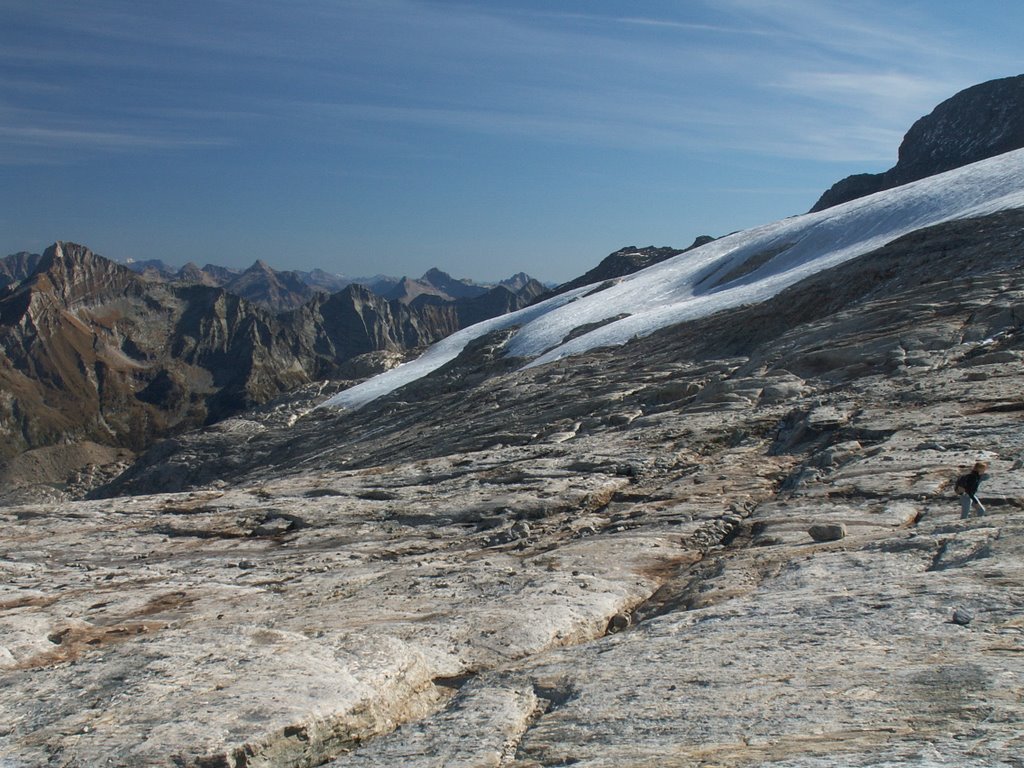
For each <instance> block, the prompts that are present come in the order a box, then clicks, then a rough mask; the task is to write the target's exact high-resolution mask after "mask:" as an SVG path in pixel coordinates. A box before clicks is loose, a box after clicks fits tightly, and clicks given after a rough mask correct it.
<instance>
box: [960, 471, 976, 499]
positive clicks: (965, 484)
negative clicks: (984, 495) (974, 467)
mask: <svg viewBox="0 0 1024 768" xmlns="http://www.w3.org/2000/svg"><path fill="white" fill-rule="evenodd" d="M979 485H981V475H979V474H978V473H977V472H973V471H972V472H968V473H967V474H966V475H961V476H960V478H959V479H958V480H957V481H956V487H957V488H961V489H963V493H967V494H970V495H971V496H973V495H974V494H976V493H977V492H978V486H979Z"/></svg>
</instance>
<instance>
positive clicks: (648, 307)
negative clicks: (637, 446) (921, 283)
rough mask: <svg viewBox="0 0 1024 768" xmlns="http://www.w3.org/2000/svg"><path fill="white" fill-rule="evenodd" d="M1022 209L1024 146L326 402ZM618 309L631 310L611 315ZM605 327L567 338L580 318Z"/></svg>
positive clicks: (672, 263)
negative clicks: (502, 345)
mask: <svg viewBox="0 0 1024 768" xmlns="http://www.w3.org/2000/svg"><path fill="white" fill-rule="evenodd" d="M1021 207H1024V150H1016V151H1014V152H1007V153H1006V154H1003V155H999V156H996V157H993V158H989V159H987V160H982V161H980V162H977V163H973V164H971V165H968V166H964V167H962V168H958V169H955V170H952V171H947V172H946V173H942V174H938V175H936V176H931V177H929V178H926V179H922V180H921V181H917V182H913V183H911V184H907V185H905V186H902V187H897V188H895V189H891V190H886V191H884V192H879V193H877V194H874V195H871V196H869V197H864V198H860V199H857V200H852V201H850V202H848V203H844V204H843V205H839V206H836V207H834V208H829V209H826V210H823V211H819V212H817V213H808V214H803V215H799V216H793V217H789V218H786V219H783V220H781V221H777V222H774V223H771V224H766V225H763V226H760V227H755V228H753V229H749V230H744V231H742V232H737V233H734V234H731V235H728V236H726V237H723V238H721V239H719V240H715V241H713V242H711V243H708V244H707V245H704V246H701V247H699V248H695V249H693V250H691V251H687V252H685V253H682V254H680V255H678V256H675V257H674V258H671V259H668V260H666V261H664V262H661V263H659V264H655V265H653V266H651V267H648V268H647V269H644V270H641V271H639V272H636V273H633V274H631V275H628V276H626V277H623V278H621V279H619V280H618V282H616V283H615V284H614V285H611V286H609V287H602V288H601V289H600V290H598V288H599V286H598V285H597V284H595V285H590V286H585V287H582V288H578V289H576V290H573V291H571V292H568V293H565V294H562V295H559V296H555V297H553V298H551V299H548V300H547V301H544V302H542V303H540V304H537V305H535V306H532V307H527V308H526V309H523V310H520V311H518V312H513V313H511V314H508V315H503V316H500V317H497V318H493V319H491V320H487V321H485V322H482V323H478V324H477V325H474V326H470V327H468V328H464V329H462V330H461V331H458V332H457V333H455V334H453V335H451V336H449V337H447V338H445V339H443V340H442V341H440V342H438V343H437V344H435V345H433V346H432V347H430V348H429V349H428V350H427V351H426V352H425V353H424V354H423V355H421V356H420V357H419V358H417V359H416V360H413V361H411V362H408V363H406V364H404V365H401V366H398V367H397V368H394V369H392V370H390V371H388V372H386V373H383V374H380V375H378V376H376V377H374V378H371V379H368V380H367V381H365V382H363V383H361V384H358V385H356V386H354V387H351V388H349V389H347V390H344V391H343V392H339V393H338V394H336V395H334V396H333V397H331V398H329V399H327V400H325V401H324V402H323V403H321V404H320V407H333V408H347V409H355V408H359V407H361V406H363V405H365V404H367V403H369V402H372V401H373V400H375V399H377V398H379V397H382V396H384V395H386V394H389V393H390V392H393V391H394V390H396V389H398V388H400V387H402V386H405V385H406V384H409V383H411V382H413V381H416V380H417V379H419V378H422V377H423V376H426V375H427V374H429V373H431V372H432V371H434V370H437V369H438V368H440V367H441V366H443V365H445V364H446V363H448V362H450V361H451V360H454V359H455V358H456V357H457V356H458V355H459V353H460V352H461V351H462V350H463V349H464V348H465V347H466V345H467V344H469V343H470V342H471V341H473V340H474V339H477V338H480V337H481V336H483V335H486V334H488V333H491V332H493V331H496V330H501V329H505V328H513V327H517V326H518V331H517V332H516V333H515V335H514V336H513V337H512V339H511V340H510V341H509V342H508V344H507V345H506V349H505V354H507V355H512V356H515V357H519V358H523V359H524V360H526V361H527V362H526V363H525V364H524V365H525V366H526V367H530V366H537V365H543V364H545V363H549V362H552V361H554V360H558V359H560V358H563V357H567V356H570V355H578V354H582V353H585V352H587V351H588V350H591V349H595V348H597V347H608V346H616V345H621V344H624V343H626V342H628V341H629V340H630V339H633V338H636V337H642V336H647V335H649V334H651V333H653V332H655V331H657V330H659V329H661V328H665V327H668V326H671V325H675V324H678V323H681V322H685V321H687V320H695V319H698V318H701V317H706V316H708V315H711V314H714V313H716V312H720V311H722V310H726V309H731V308H733V307H737V306H740V305H743V304H755V303H759V302H762V301H765V300H767V299H770V298H771V297H773V296H775V295H776V294H777V293H779V292H780V291H782V290H783V289H785V288H787V287H789V286H791V285H793V284H795V283H797V282H799V281H801V280H803V279H805V278H807V277H810V276H811V275H813V274H815V273H817V272H821V271H822V270H826V269H830V268H832V267H835V266H837V265H838V264H841V263H843V262H846V261H849V260H850V259H854V258H856V257H858V256H862V255H864V254H866V253H869V252H871V251H874V250H876V249H878V248H881V247H882V246H884V245H886V244H887V243H889V242H891V241H893V240H895V239H897V238H899V237H901V236H903V235H905V234H908V233H910V232H913V231H915V230H918V229H922V228H925V227H930V226H934V225H937V224H942V223H945V222H948V221H954V220H957V219H968V218H972V217H975V216H983V215H986V214H991V213H996V212H997V211H1001V210H1007V209H1012V208H1021ZM619 315H626V316H625V317H623V318H621V319H619V320H614V321H611V322H609V319H610V318H615V317H617V316H619ZM601 323H604V324H603V325H599V327H596V328H594V329H593V330H591V331H590V332H588V333H585V334H582V335H579V336H577V337H575V338H572V339H571V340H568V341H566V340H565V339H566V338H567V337H568V336H569V335H570V333H571V332H572V331H573V330H574V329H577V328H579V327H580V326H584V325H591V324H594V325H598V324H601Z"/></svg>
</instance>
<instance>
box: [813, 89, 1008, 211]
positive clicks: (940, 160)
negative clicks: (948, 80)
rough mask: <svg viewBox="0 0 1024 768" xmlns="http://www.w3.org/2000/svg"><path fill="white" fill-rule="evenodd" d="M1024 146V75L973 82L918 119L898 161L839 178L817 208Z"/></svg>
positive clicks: (853, 198)
mask: <svg viewBox="0 0 1024 768" xmlns="http://www.w3.org/2000/svg"><path fill="white" fill-rule="evenodd" d="M1022 147H1024V75H1017V76H1015V77H1006V78H1000V79H997V80H990V81H988V82H985V83H979V84H978V85H973V86H971V87H970V88H966V89H964V90H962V91H960V92H959V93H957V94H955V95H953V96H951V97H950V98H948V99H946V100H945V101H943V102H942V103H941V104H939V105H938V106H937V107H935V109H934V110H933V111H932V112H931V113H930V114H928V115H925V116H924V117H922V118H920V119H919V120H917V121H916V122H915V123H914V124H913V126H911V128H910V130H909V131H907V133H906V135H905V136H904V138H903V142H902V143H901V144H900V148H899V156H898V161H897V163H896V165H894V166H893V167H892V168H890V169H889V170H888V171H885V172H884V173H875V174H872V173H860V174H854V175H852V176H848V177H846V178H845V179H842V180H840V181H838V182H836V183H835V184H834V185H833V186H832V187H831V188H830V189H828V190H827V191H825V192H824V193H823V194H822V196H821V197H820V198H819V199H818V201H817V202H816V203H815V204H814V206H813V207H812V208H811V212H812V213H814V212H817V211H823V210H825V209H827V208H830V207H832V206H834V205H839V204H841V203H844V202H849V201H850V200H855V199H857V198H859V197H864V196H865V195H870V194H873V193H875V192H881V191H884V190H886V189H893V188H894V187H898V186H901V185H903V184H908V183H910V182H913V181H918V180H920V179H924V178H927V177H929V176H934V175H935V174H938V173H943V172H945V171H949V170H952V169H954V168H959V167H961V166H964V165H969V164H971V163H974V162H977V161H979V160H984V159H987V158H989V157H993V156H995V155H1000V154H1003V153H1005V152H1010V151H1012V150H1016V149H1021V148H1022Z"/></svg>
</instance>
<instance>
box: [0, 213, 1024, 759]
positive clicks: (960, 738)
mask: <svg viewBox="0 0 1024 768" xmlns="http://www.w3.org/2000/svg"><path fill="white" fill-rule="evenodd" d="M1022 238H1024V213H1022V212H1021V211H1019V210H1012V211H1005V212H1002V213H999V214H995V215H993V216H989V217H985V218H984V219H980V220H977V219H976V220H962V221H957V222H951V223H948V224H943V225H941V226H939V227H935V228H931V229H928V230H924V231H920V232H917V233H913V234H911V235H908V236H906V237H904V238H901V239H900V240H897V241H895V242H893V243H890V244H889V245H887V246H885V247H884V248H882V249H880V250H878V251H875V252H873V253H871V254H868V255H866V256H865V257H862V258H860V259H857V260H854V261H852V262H848V263H846V264H844V265H841V266H839V267H836V268H835V269H834V270H831V271H827V272H823V273H820V274H819V275H817V276H815V277H813V278H810V279H808V281H806V282H803V283H799V284H797V285H794V286H792V287H791V288H790V289H788V290H787V291H785V292H784V293H782V294H779V295H778V296H777V297H776V298H775V299H773V300H771V301H770V302H768V303H765V304H759V305H752V306H745V307H739V308H737V309H734V310H730V311H728V312H724V313H720V314H718V315H713V316H710V317H707V318H704V319H702V320H698V321H695V322H691V323H685V324H682V325H677V326H674V327H671V328H667V329H665V330H664V331H662V332H659V333H657V334H654V335H651V336H649V337H647V338H644V339H638V340H635V341H633V342H631V343H629V344H626V345H624V346H621V347H615V348H605V349H600V350H595V351H593V352H592V353H590V354H588V355H585V356H584V355H578V356H574V357H568V358H565V359H563V360H560V361H558V362H555V363H551V364H549V365H545V366H539V367H535V368H530V369H526V370H520V369H519V367H518V365H517V364H516V362H515V361H513V360H508V359H507V358H504V357H502V355H501V352H502V349H503V348H504V345H505V344H506V342H507V340H508V338H509V337H510V335H511V334H512V332H513V331H512V330H505V331H500V332H498V333H496V334H493V335H491V336H489V337H484V338H481V339H479V340H478V341H477V342H476V343H475V344H473V345H470V346H469V347H467V348H466V349H465V350H464V352H463V354H462V355H461V357H460V358H458V359H457V360H455V361H453V362H452V363H451V364H450V365H448V366H447V367H445V368H442V369H440V370H438V371H436V372H435V373H434V374H432V375H431V376H428V377H427V378H425V379H422V380H420V381H418V382H417V383H415V384H414V385H412V386H410V387H407V388H406V389H404V390H399V391H396V392H394V393H393V394H392V395H390V396H387V397H385V398H382V399H380V400H377V401H374V402H372V403H370V404H369V405H367V406H365V407H364V408H362V409H360V410H357V411H342V412H338V411H335V410H332V409H314V410H309V409H310V406H311V405H312V404H313V403H316V402H319V401H320V400H322V394H321V395H316V394H315V393H307V395H306V397H305V398H301V397H296V398H293V399H291V400H289V401H287V402H281V403H279V404H278V405H277V406H274V407H270V408H267V409H264V410H263V411H261V412H259V413H255V412H254V413H250V414H246V415H243V416H239V417H235V418H232V419H228V420H225V421H223V422H221V423H220V424H218V425H216V426H215V427H213V428H211V429H209V430H206V431H203V432H200V433H196V434H194V435H192V436H189V437H182V438H177V439H175V440H174V441H171V442H169V443H167V444H164V445H162V446H160V448H159V449H158V450H154V451H153V452H152V453H151V454H150V456H149V458H148V459H147V461H146V462H145V464H144V465H141V466H140V467H138V468H137V470H136V471H134V472H133V473H132V474H131V475H129V476H127V477H125V478H124V479H122V481H121V483H120V484H118V485H116V486H111V488H110V489H109V493H111V494H118V493H128V492H130V493H133V494H145V495H132V496H124V495H122V496H116V495H112V497H111V498H109V499H95V500H92V501H87V502H77V503H65V504H61V505H46V506H32V505H28V506H21V507H13V508H7V509H4V510H2V517H3V519H2V521H0V522H2V525H3V528H4V531H5V537H4V539H3V540H2V544H0V570H2V571H3V573H4V579H3V581H2V584H3V586H2V587H0V609H2V610H0V625H2V626H3V631H2V632H0V637H3V641H2V643H0V645H2V646H3V650H2V651H0V665H3V666H4V667H5V682H6V685H5V686H3V687H2V688H0V722H2V723H3V724H4V725H3V727H2V729H0V756H2V757H3V758H4V759H5V760H6V762H7V763H8V764H9V765H12V766H29V765H32V766H35V765H55V766H56V765H63V766H91V765H102V764H110V765H126V766H127V765H167V766H195V767H196V768H198V767H199V766H207V767H208V766H234V767H236V768H237V767H238V766H250V767H251V766H315V765H328V766H338V767H339V768H340V766H346V767H349V766H364V765H365V766H375V768H380V767H383V766H395V767H396V768H397V767H399V766H401V767H402V768H418V767H419V766H459V765H465V766H505V767H506V768H507V767H509V766H521V767H522V768H539V767H540V766H551V767H552V768H554V766H564V765H575V766H584V767H586V768H611V767H612V766H616V767H619V766H631V767H632V766H651V767H652V768H653V766H697V765H721V766H755V765H760V766H778V767H779V768H781V767H782V766H787V767H788V768H793V767H799V768H803V767H806V768H811V767H812V766H828V765H837V764H841V765H849V766H877V765H919V766H922V767H924V766H928V767H929V768H933V767H934V766H960V765H966V764H973V765H992V766H995V765H1014V764H1015V761H1019V755H1020V754H1021V748H1022V747H1024V740H1022V736H1021V732H1020V728H1019V723H1020V719H1021V716H1022V714H1024V711H1022V708H1021V700H1022V698H1024V667H1022V663H1021V660H1020V659H1021V652H1022V650H1024V621H1022V618H1021V617H1022V615H1024V586H1022V585H1024V571H1022V566H1021V563H1022V555H1024V479H1022V475H1021V472H1020V470H1021V465H1022V461H1021V460H1022V457H1024V430H1022V429H1021V426H1022V424H1021V416H1022V414H1024V402H1022V399H1021V391H1022V387H1021V385H1022V383H1024V373H1022V371H1024V369H1022V367H1021V362H1022V360H1024V277H1022V276H1024V270H1022V269H1021V267H1022V266H1024V262H1022V255H1021V254H1022V253H1024V251H1022V249H1021V247H1020V246H1021V244H1022ZM837 286H838V287H841V290H836V288H837ZM453 425H457V427H453ZM977 458H985V459H987V460H988V461H989V462H990V464H991V470H990V473H991V477H990V478H989V479H988V480H987V481H986V482H985V483H984V484H983V487H982V498H983V500H984V501H985V503H986V505H987V507H988V512H989V514H988V515H986V516H985V517H977V518H971V519H968V520H961V519H960V517H959V506H958V503H957V500H956V499H955V497H953V496H952V493H951V489H950V484H951V481H952V478H954V477H955V476H956V475H957V474H958V472H959V471H961V470H962V468H963V467H964V466H966V465H968V464H970V463H972V462H973V461H974V460H975V459H977ZM170 490H176V491H177V492H175V493H169V492H168V491H170ZM58 553H59V554H58Z"/></svg>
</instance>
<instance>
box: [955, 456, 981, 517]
mask: <svg viewBox="0 0 1024 768" xmlns="http://www.w3.org/2000/svg"><path fill="white" fill-rule="evenodd" d="M987 471H988V464H987V463H986V462H984V461H979V462H976V463H975V464H974V469H972V470H971V471H970V472H968V473H967V474H966V475H961V476H960V477H958V478H957V481H956V492H957V493H959V494H960V519H961V520H966V519H967V518H968V517H970V516H971V508H972V507H975V506H976V507H977V508H978V516H979V517H980V516H981V515H984V514H985V507H984V505H983V504H982V503H981V502H980V501H978V486H979V485H981V481H982V480H985V479H987V478H988V475H986V474H985V473H986V472H987Z"/></svg>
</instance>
